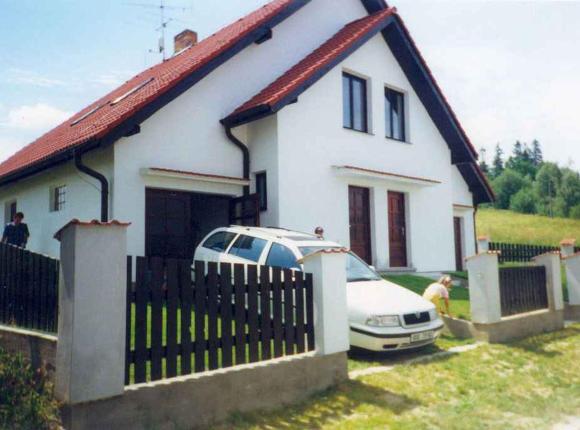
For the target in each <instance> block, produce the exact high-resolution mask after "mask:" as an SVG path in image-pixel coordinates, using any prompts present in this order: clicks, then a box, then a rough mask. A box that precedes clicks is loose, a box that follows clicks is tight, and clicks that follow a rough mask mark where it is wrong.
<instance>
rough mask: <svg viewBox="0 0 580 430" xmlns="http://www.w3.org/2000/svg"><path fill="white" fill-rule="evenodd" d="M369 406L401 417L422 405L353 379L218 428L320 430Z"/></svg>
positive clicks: (236, 418) (238, 418) (239, 415)
mask: <svg viewBox="0 0 580 430" xmlns="http://www.w3.org/2000/svg"><path fill="white" fill-rule="evenodd" d="M365 405H370V406H375V407H377V408H380V409H381V410H383V411H385V410H387V411H390V412H392V413H393V414H395V415H400V414H402V413H404V412H406V411H408V410H411V409H414V408H416V407H418V406H421V403H420V402H419V401H416V400H414V399H411V398H409V397H407V396H403V395H400V394H395V393H393V392H391V391H389V390H385V389H382V388H378V387H374V386H371V385H367V384H365V383H363V382H360V381H356V380H351V381H346V382H344V383H341V384H340V385H338V386H337V387H336V388H334V389H331V390H327V391H325V392H323V393H322V394H318V395H316V396H314V397H312V398H310V399H308V400H307V401H304V402H302V403H301V404H299V405H297V406H293V407H289V408H286V409H278V410H276V411H273V412H265V413H264V412H256V413H252V414H237V415H234V416H233V418H232V419H231V420H229V421H228V422H226V423H224V424H223V425H221V426H218V427H215V429H229V428H236V429H244V428H248V427H250V426H251V427H252V428H258V429H282V428H287V429H319V428H322V427H324V426H326V425H329V424H332V423H333V422H338V421H341V420H344V419H345V418H346V417H349V416H351V415H353V414H356V410H357V409H358V408H364V406H365Z"/></svg>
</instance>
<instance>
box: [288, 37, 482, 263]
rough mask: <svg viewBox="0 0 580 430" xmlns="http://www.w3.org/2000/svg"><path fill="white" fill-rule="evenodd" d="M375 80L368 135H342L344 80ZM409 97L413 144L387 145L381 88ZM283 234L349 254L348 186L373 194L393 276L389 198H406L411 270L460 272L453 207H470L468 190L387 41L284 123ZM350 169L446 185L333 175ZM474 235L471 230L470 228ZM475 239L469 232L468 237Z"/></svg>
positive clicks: (376, 254)
mask: <svg viewBox="0 0 580 430" xmlns="http://www.w3.org/2000/svg"><path fill="white" fill-rule="evenodd" d="M343 70H344V71H349V72H354V73H356V74H358V75H361V76H363V77H365V78H368V83H367V86H368V91H369V93H370V94H369V95H370V97H369V99H370V102H369V108H370V109H369V110H370V111H369V115H370V124H371V128H372V129H371V133H368V134H367V133H360V132H356V131H351V130H346V129H343V127H342V78H341V76H342V72H343ZM385 85H388V86H391V87H394V88H396V89H399V90H402V91H403V92H405V94H406V95H407V100H406V102H407V110H408V134H407V135H408V136H409V143H402V142H398V141H395V140H391V139H387V138H385V137H384V136H385V130H384V127H385V121H384V87H385ZM278 144H279V149H278V157H279V165H280V178H279V182H280V187H279V193H280V225H282V226H284V227H288V228H295V229H299V230H304V231H311V230H312V229H313V228H314V227H315V226H317V225H323V226H324V227H325V230H326V236H327V237H328V238H329V239H332V240H337V241H339V242H341V243H343V244H346V245H348V244H349V214H348V185H349V184H350V185H358V186H365V187H368V188H370V189H371V212H372V220H371V225H372V242H373V261H374V264H375V265H376V266H377V267H378V268H379V269H387V268H388V267H389V256H388V243H389V242H388V220H387V191H388V190H392V191H399V192H404V193H406V194H407V197H408V201H407V206H408V212H409V213H408V225H407V232H408V241H409V243H408V248H409V257H410V264H411V265H412V266H413V267H415V268H416V269H417V270H419V271H435V270H446V269H453V268H454V266H455V254H454V235H453V204H454V203H455V202H454V199H455V198H456V197H455V196H456V195H457V199H459V200H460V202H465V201H466V200H468V202H469V203H467V204H471V197H470V196H469V192H468V191H467V193H466V192H465V191H466V186H465V184H464V183H463V185H462V184H461V183H462V182H463V180H462V179H461V181H457V178H455V179H456V182H457V184H455V185H454V182H453V180H454V178H453V174H454V173H455V172H456V168H455V167H453V166H452V165H451V155H450V150H449V147H448V146H447V144H446V143H445V141H444V140H443V138H442V137H441V135H440V133H439V131H438V130H437V128H436V126H435V125H434V123H433V122H432V120H431V118H430V117H429V114H428V113H427V111H426V110H425V108H424V106H423V105H422V103H421V101H420V100H419V98H418V97H417V95H416V94H415V93H414V91H413V90H412V87H411V85H410V83H409V81H408V80H407V78H406V76H405V75H404V73H403V72H402V70H401V69H400V67H399V65H398V63H397V61H396V59H395V58H394V56H393V55H392V54H391V52H390V51H389V49H388V47H387V45H386V43H385V41H384V39H383V38H382V36H380V35H377V36H376V37H374V38H373V39H372V40H371V41H369V42H368V43H367V44H366V45H364V46H363V47H362V48H360V49H359V50H358V51H356V52H355V53H354V54H352V55H351V56H350V57H349V58H348V59H346V60H345V61H344V62H343V63H342V64H340V65H339V66H337V67H335V68H334V69H333V70H332V71H330V72H329V73H328V74H327V75H326V76H325V77H324V78H322V79H321V80H320V81H319V82H318V83H316V84H315V85H314V86H313V87H311V88H310V89H309V90H308V91H306V92H305V93H304V94H302V96H300V98H299V101H298V103H296V104H292V105H289V106H287V107H286V108H285V109H283V110H282V111H281V112H280V113H279V114H278ZM336 165H338V166H341V165H352V166H357V167H362V168H366V169H375V170H379V171H386V172H392V173H397V174H402V175H409V176H415V177H421V178H426V179H430V180H436V181H439V182H441V183H440V184H438V185H435V186H420V185H409V184H401V183H399V182H396V181H392V180H388V179H370V178H361V177H350V178H349V177H342V176H339V175H337V173H336V171H335V170H333V169H332V166H336ZM468 227H469V226H468ZM470 235H471V236H473V235H472V234H471V233H469V232H466V235H465V236H466V237H468V236H470Z"/></svg>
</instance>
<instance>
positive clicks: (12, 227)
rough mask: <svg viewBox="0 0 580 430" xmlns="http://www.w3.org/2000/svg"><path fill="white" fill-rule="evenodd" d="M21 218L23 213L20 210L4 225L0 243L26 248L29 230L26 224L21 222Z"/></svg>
mask: <svg viewBox="0 0 580 430" xmlns="http://www.w3.org/2000/svg"><path fill="white" fill-rule="evenodd" d="M23 219H24V214H23V213H22V212H17V213H16V214H15V215H14V219H13V220H12V222H11V223H9V224H7V225H6V227H4V233H3V234H2V243H7V244H9V245H14V246H18V247H20V248H26V244H27V243H28V238H29V237H30V231H29V230H28V225H26V224H25V223H23V222H22V220H23Z"/></svg>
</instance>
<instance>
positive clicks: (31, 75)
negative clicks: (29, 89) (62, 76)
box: [2, 68, 66, 88]
mask: <svg viewBox="0 0 580 430" xmlns="http://www.w3.org/2000/svg"><path fill="white" fill-rule="evenodd" d="M2 80H3V81H4V82H6V83H9V84H18V85H31V86H35V87H43V88H52V87H60V86H64V85H66V83H65V82H64V81H61V80H59V79H52V78H48V77H46V76H42V75H40V74H38V73H36V72H33V71H31V70H24V69H17V68H10V69H8V70H6V72H5V73H4V76H3V78H2Z"/></svg>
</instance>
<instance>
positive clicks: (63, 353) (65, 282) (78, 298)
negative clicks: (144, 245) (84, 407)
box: [55, 220, 128, 405]
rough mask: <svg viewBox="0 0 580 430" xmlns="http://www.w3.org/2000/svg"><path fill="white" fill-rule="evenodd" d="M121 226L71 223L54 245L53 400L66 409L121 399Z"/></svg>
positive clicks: (123, 261)
mask: <svg viewBox="0 0 580 430" xmlns="http://www.w3.org/2000/svg"><path fill="white" fill-rule="evenodd" d="M127 226H128V224H122V223H119V222H116V221H113V222H111V223H107V224H103V223H99V222H97V221H93V222H90V223H83V222H80V221H78V220H73V221H71V222H70V223H68V224H67V225H66V226H64V227H63V228H62V229H61V230H60V231H59V232H58V233H57V234H56V235H55V238H57V239H58V240H60V255H61V277H60V286H59V318H58V345H57V358H56V384H55V394H56V396H57V398H58V399H59V400H60V401H62V402H64V403H65V404H68V405H74V404H78V403H84V402H89V401H94V400H99V399H105V398H109V397H114V396H117V395H121V394H123V391H124V380H125V377H124V376H125V323H126V321H125V317H126V307H125V306H126V282H127V281H126V278H127V273H126V271H127Z"/></svg>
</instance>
